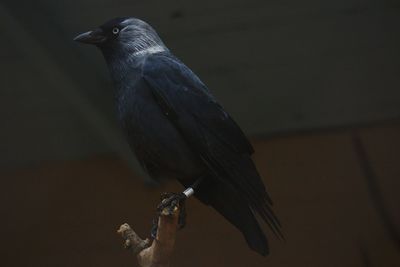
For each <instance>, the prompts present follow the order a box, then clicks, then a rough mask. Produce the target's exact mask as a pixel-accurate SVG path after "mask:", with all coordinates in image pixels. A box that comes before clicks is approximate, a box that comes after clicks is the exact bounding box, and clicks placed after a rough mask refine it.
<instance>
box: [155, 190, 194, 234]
mask: <svg viewBox="0 0 400 267" xmlns="http://www.w3.org/2000/svg"><path fill="white" fill-rule="evenodd" d="M186 198H187V197H186V195H185V194H183V193H163V194H162V195H161V203H160V204H158V206H157V216H156V218H154V219H153V226H152V228H151V237H152V238H153V239H154V238H155V237H156V236H157V228H158V217H159V216H160V214H161V212H166V213H167V215H171V214H172V213H173V212H174V211H175V209H176V208H178V207H179V217H178V227H179V229H182V228H183V227H185V225H186V207H185V200H186Z"/></svg>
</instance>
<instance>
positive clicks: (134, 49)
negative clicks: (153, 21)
mask: <svg viewBox="0 0 400 267" xmlns="http://www.w3.org/2000/svg"><path fill="white" fill-rule="evenodd" d="M74 40H75V41H77V42H81V43H85V44H91V45H94V46H96V47H97V48H99V49H100V51H101V52H102V54H103V56H104V59H105V61H106V65H107V66H108V69H109V72H110V76H111V80H112V83H113V85H114V87H115V89H114V95H115V102H116V103H115V105H116V118H117V120H118V122H119V124H120V126H121V128H122V130H123V132H124V134H125V136H126V139H127V141H128V143H129V146H130V147H131V149H132V150H133V152H134V154H135V155H136V157H137V159H138V161H139V162H140V164H141V166H142V167H143V168H144V169H145V170H146V171H147V172H148V174H149V175H150V176H151V177H152V178H153V179H155V180H160V179H165V178H167V179H177V180H178V181H179V182H180V183H181V184H182V185H183V186H184V187H185V188H186V189H185V190H184V191H183V192H182V193H176V194H172V195H170V196H169V198H168V201H167V202H168V204H170V205H176V204H177V203H178V202H180V201H184V199H186V198H188V197H189V196H191V195H194V196H195V197H196V198H197V199H198V200H200V201H201V202H202V203H204V204H205V205H207V206H211V207H213V208H214V209H215V210H216V211H217V212H218V213H220V214H221V215H222V216H223V217H224V218H225V219H226V220H228V221H229V222H230V223H231V224H232V225H233V226H235V227H236V228H237V229H238V230H239V231H240V232H241V233H242V234H243V236H244V238H245V240H246V241H247V244H248V246H249V247H250V248H251V249H252V250H254V251H255V252H257V253H259V254H260V255H263V256H266V255H268V254H269V243H268V240H267V237H266V235H265V233H264V231H263V229H262V227H261V226H260V221H264V222H265V223H266V224H268V225H269V228H270V229H271V230H272V232H273V233H274V234H275V235H276V236H277V237H279V238H283V234H282V231H281V224H280V222H279V220H278V218H277V216H276V215H275V213H274V211H273V210H272V205H273V203H272V200H271V198H270V196H269V194H268V193H267V191H266V187H265V185H264V183H263V181H262V179H261V176H260V174H259V172H258V171H257V168H256V166H255V164H254V162H253V160H252V154H253V153H254V149H253V147H252V145H251V144H250V142H249V140H248V139H247V137H246V135H245V134H244V133H243V131H242V130H241V128H240V127H239V126H238V124H237V123H236V122H235V121H234V119H233V118H232V117H231V116H230V115H229V114H228V113H227V111H225V109H224V108H223V107H222V106H221V105H220V104H219V103H218V101H217V100H216V98H215V97H214V95H213V94H212V93H211V91H210V90H209V89H208V87H207V86H206V85H205V84H204V83H203V82H202V81H201V80H200V78H199V77H198V76H197V75H196V74H195V73H193V71H192V70H191V69H190V68H189V67H187V66H186V65H185V64H184V63H183V62H182V61H180V60H179V59H178V58H177V57H176V56H174V54H173V53H172V52H171V51H170V50H169V49H168V48H167V46H166V45H165V44H164V42H163V41H162V40H161V38H160V36H159V35H158V33H157V32H156V31H155V30H154V28H153V27H152V26H150V25H149V24H148V23H146V22H145V21H143V20H141V19H138V18H135V17H118V18H114V19H111V20H109V21H107V22H105V23H104V24H102V25H101V26H99V27H97V28H95V29H93V30H90V31H87V32H84V33H81V34H79V35H77V36H76V37H75V38H74ZM257 217H259V218H258V219H257Z"/></svg>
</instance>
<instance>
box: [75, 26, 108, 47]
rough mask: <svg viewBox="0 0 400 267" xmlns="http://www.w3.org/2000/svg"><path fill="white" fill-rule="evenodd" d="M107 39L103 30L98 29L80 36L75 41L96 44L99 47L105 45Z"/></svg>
mask: <svg viewBox="0 0 400 267" xmlns="http://www.w3.org/2000/svg"><path fill="white" fill-rule="evenodd" d="M106 39H107V37H106V35H105V34H104V32H103V30H102V29H100V28H97V29H95V30H93V31H88V32H84V33H81V34H79V35H78V36H76V37H75V38H74V41H77V42H80V43H85V44H94V45H98V44H101V43H103V42H104V41H105V40H106Z"/></svg>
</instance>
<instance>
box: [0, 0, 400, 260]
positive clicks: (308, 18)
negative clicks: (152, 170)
mask: <svg viewBox="0 0 400 267" xmlns="http://www.w3.org/2000/svg"><path fill="white" fill-rule="evenodd" d="M399 15H400V4H399V3H398V1H394V0H381V1H379V0H346V1H344V0H326V1H316V0H305V1H294V0H281V1H276V0H268V1H265V0H246V1H244V0H229V1H227V0H220V1H209V0H203V1H181V0H174V1H167V0H163V1H156V0H147V1H143V0H114V1H111V0H97V1H93V0H81V1H50V0H37V1H27V0H25V1H11V0H2V2H1V3H0V29H1V42H0V59H1V61H0V68H1V72H0V75H1V77H0V85H1V89H0V94H1V97H0V118H1V121H2V128H1V131H0V140H1V142H0V151H1V153H0V177H1V180H0V181H1V186H0V200H1V201H0V214H1V220H0V236H1V240H2V242H1V244H0V251H1V252H0V253H1V255H2V256H1V262H2V263H1V265H2V266H86V267H87V266H136V260H135V258H134V257H133V256H132V255H130V253H128V252H127V251H125V250H123V248H122V242H121V239H120V237H119V236H117V234H116V230H117V228H118V226H119V225H120V224H122V223H124V222H128V223H130V224H131V225H132V226H133V227H134V229H135V230H137V231H138V233H139V234H140V235H141V236H142V237H145V236H148V235H149V231H150V227H151V221H152V218H153V216H154V210H155V207H156V205H157V203H158V201H159V196H160V193H161V192H164V191H177V190H181V189H182V188H181V187H180V186H179V185H178V184H177V183H176V182H174V181H171V182H168V183H166V184H163V185H160V186H156V185H154V184H152V183H151V181H149V179H148V178H147V176H146V174H144V173H143V171H141V169H140V168H138V165H137V163H136V161H135V159H134V157H133V156H132V154H131V152H130V150H129V149H128V147H127V145H126V143H125V141H124V139H123V138H122V134H121V132H120V130H119V128H118V126H117V125H116V122H115V119H114V110H113V88H112V85H111V83H110V80H109V76H108V73H107V69H106V66H105V63H104V60H103V58H102V56H101V54H100V52H99V51H97V50H96V49H94V48H93V47H89V46H81V45H78V44H76V43H74V42H73V41H72V38H73V37H74V36H75V35H76V34H77V33H80V32H82V31H86V30H89V29H92V28H94V27H95V26H98V25H100V24H102V23H103V22H104V21H106V20H108V19H110V18H113V17H117V16H135V17H138V18H141V19H144V20H146V21H147V22H149V23H150V24H151V25H153V26H154V27H155V28H156V30H157V31H158V32H159V33H160V35H161V37H162V38H163V39H164V40H165V43H166V44H167V46H169V47H170V49H171V50H172V52H173V53H174V54H175V55H176V56H178V57H179V58H180V59H182V60H183V61H184V62H185V63H186V64H187V65H188V66H189V67H191V68H192V69H193V70H194V72H196V73H197V74H198V75H199V76H200V77H201V78H202V80H203V81H204V82H205V83H206V84H207V85H208V86H209V87H210V89H211V90H212V91H213V92H214V94H215V95H216V96H217V98H218V99H219V101H220V102H221V103H222V105H223V106H224V107H225V108H226V109H227V110H228V111H229V112H230V113H231V114H232V116H233V117H234V118H235V119H236V120H237V122H238V123H239V125H241V126H242V128H243V129H244V131H245V132H246V133H247V134H248V136H249V137H250V138H251V141H252V143H253V144H254V147H255V150H256V153H255V158H254V159H255V161H256V163H257V166H258V168H259V170H260V172H261V174H262V175H263V177H264V179H265V182H266V184H267V186H268V188H269V191H270V193H271V195H272V197H273V199H274V202H275V209H276V212H277V214H278V215H279V217H280V219H281V221H282V223H283V231H284V233H285V236H286V242H281V241H279V240H277V239H276V238H274V237H273V236H272V235H271V234H270V232H267V233H268V234H269V236H270V245H271V255H270V256H268V257H266V258H263V257H261V256H259V255H257V254H255V253H253V252H252V251H250V250H249V249H248V248H247V246H246V243H245V241H244V239H243V238H242V236H241V235H240V233H239V232H238V231H236V230H235V229H234V228H233V226H231V225H229V224H228V223H227V222H226V221H225V220H224V219H222V217H220V216H219V215H218V214H217V213H216V212H214V211H213V210H211V209H210V208H207V207H205V206H203V205H202V204H200V203H199V202H198V201H197V200H195V199H191V200H190V201H188V224H187V226H186V228H185V229H184V230H182V231H180V232H179V234H178V237H177V246H176V251H175V253H174V257H173V260H172V266H173V267H178V266H366V267H369V266H400V253H399V252H400V205H399V204H400V195H399V193H398V191H399V189H400V179H399V178H400V152H399V151H400V123H399V122H400V90H399V89H400V75H399V70H400V51H399V47H400V16H399ZM267 231H268V230H267Z"/></svg>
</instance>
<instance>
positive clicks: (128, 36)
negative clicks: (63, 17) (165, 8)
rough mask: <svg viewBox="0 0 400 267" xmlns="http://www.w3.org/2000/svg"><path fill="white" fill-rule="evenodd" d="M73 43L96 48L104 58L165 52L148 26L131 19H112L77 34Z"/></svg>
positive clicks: (162, 44) (153, 31)
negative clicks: (90, 45)
mask: <svg viewBox="0 0 400 267" xmlns="http://www.w3.org/2000/svg"><path fill="white" fill-rule="evenodd" d="M74 41H77V42H81V43H85V44H92V45H95V46H97V47H98V48H100V50H101V51H102V52H103V54H104V56H105V57H106V58H110V57H113V58H115V57H116V58H121V57H122V58H127V57H135V56H141V55H144V54H147V53H157V52H162V51H166V50H167V48H166V47H165V45H164V43H163V42H162V41H161V39H160V37H159V36H158V34H157V33H156V31H155V30H154V29H153V28H152V27H151V26H150V25H149V24H147V23H146V22H144V21H142V20H140V19H137V18H132V17H125V18H115V19H112V20H110V21H108V22H106V23H104V24H103V25H101V26H99V27H98V28H96V29H94V30H92V31H88V32H84V33H81V34H79V35H78V36H76V37H75V38H74Z"/></svg>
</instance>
